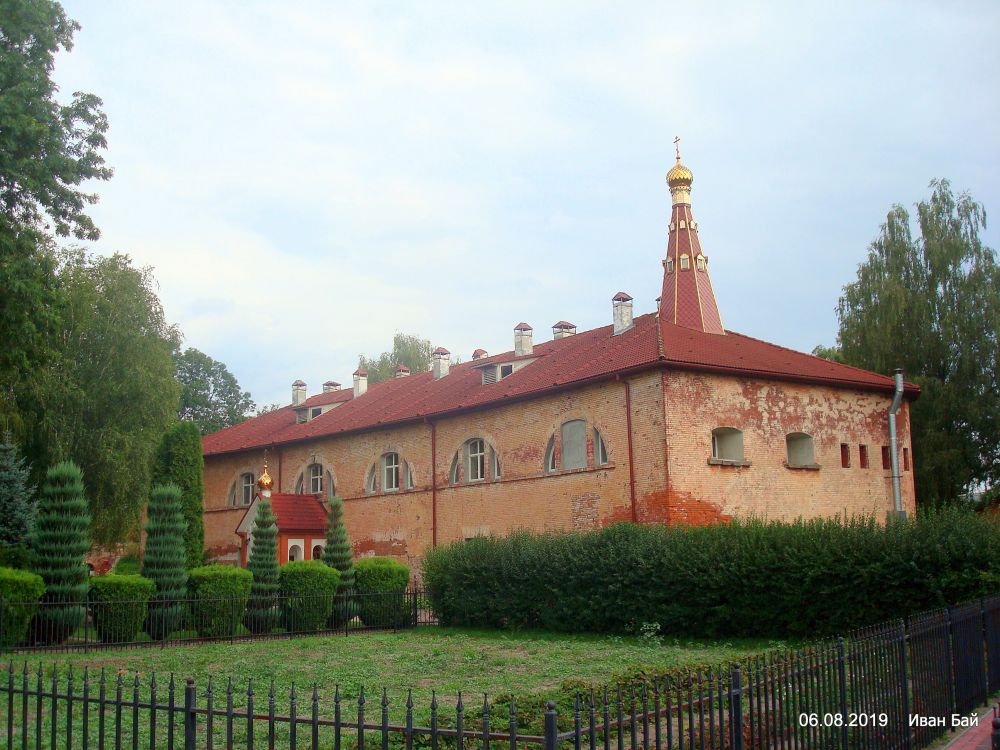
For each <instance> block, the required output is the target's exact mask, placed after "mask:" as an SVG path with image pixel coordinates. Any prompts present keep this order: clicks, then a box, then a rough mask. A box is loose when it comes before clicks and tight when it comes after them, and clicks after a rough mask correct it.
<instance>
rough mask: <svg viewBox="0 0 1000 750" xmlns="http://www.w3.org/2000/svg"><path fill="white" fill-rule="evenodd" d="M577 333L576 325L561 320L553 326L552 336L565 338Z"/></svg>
mask: <svg viewBox="0 0 1000 750" xmlns="http://www.w3.org/2000/svg"><path fill="white" fill-rule="evenodd" d="M575 335H576V326H575V325H573V324H572V323H567V322H566V321H565V320H560V321H559V322H558V323H556V324H555V325H554V326H552V338H553V340H555V339H564V338H566V337H567V336H575Z"/></svg>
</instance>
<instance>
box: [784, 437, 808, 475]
mask: <svg viewBox="0 0 1000 750" xmlns="http://www.w3.org/2000/svg"><path fill="white" fill-rule="evenodd" d="M785 447H786V448H787V450H788V465H789V466H791V467H793V468H802V467H809V468H813V467H815V466H816V447H815V443H814V441H813V438H812V435H809V434H806V433H805V432H790V433H788V434H787V435H786V436H785Z"/></svg>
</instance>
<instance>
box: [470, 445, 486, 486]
mask: <svg viewBox="0 0 1000 750" xmlns="http://www.w3.org/2000/svg"><path fill="white" fill-rule="evenodd" d="M465 476H466V478H467V479H468V481H470V482H479V481H482V480H483V479H486V444H485V443H484V442H483V441H482V440H480V439H479V438H476V439H474V440H469V441H468V442H467V443H466V444H465Z"/></svg>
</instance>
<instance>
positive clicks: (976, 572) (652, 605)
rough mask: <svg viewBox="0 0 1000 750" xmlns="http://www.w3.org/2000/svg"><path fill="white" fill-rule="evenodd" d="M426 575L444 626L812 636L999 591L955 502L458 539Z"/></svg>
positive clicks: (997, 549)
mask: <svg viewBox="0 0 1000 750" xmlns="http://www.w3.org/2000/svg"><path fill="white" fill-rule="evenodd" d="M423 571H424V582H425V585H426V586H427V588H428V590H429V592H430V595H431V601H432V606H433V607H434V610H435V612H436V613H437V615H438V617H439V618H440V619H441V622H442V624H446V625H465V626H476V627H494V628H545V629H549V630H556V631H577V632H613V633H635V632H638V631H639V630H640V629H641V628H642V627H643V625H645V624H652V625H656V626H659V629H660V630H661V632H663V633H666V634H675V635H690V636H697V637H720V636H721V637H726V636H745V637H759V636H765V637H814V636H821V635H833V634H837V633H844V632H846V631H848V630H851V629H852V628H856V627H860V626H863V625H869V624H872V623H876V622H879V621H883V620H887V619H890V618H895V617H899V616H902V615H906V614H910V613H914V612H919V611H922V610H927V609H931V608H935V607H941V606H944V605H947V604H950V603H956V602H961V601H964V600H967V599H971V598H975V597H978V596H982V595H986V594H994V593H997V591H998V590H1000V526H998V522H997V521H996V520H995V519H991V518H988V517H983V516H978V515H976V514H974V513H971V512H968V511H965V510H959V509H950V510H943V511H936V512H928V511H922V512H921V514H920V515H919V517H918V518H917V519H915V520H908V521H898V520H893V521H891V522H889V523H888V524H887V525H884V524H880V523H878V522H876V521H875V520H874V519H871V518H858V519H853V520H851V521H848V522H841V521H838V520H829V519H828V520H815V521H807V522H798V523H777V522H772V523H765V522H762V521H756V520H745V521H736V522H733V523H732V524H728V525H717V526H710V527H703V528H692V527H685V526H670V527H665V526H660V525H650V526H635V525H632V524H619V525H615V526H611V527H608V528H606V529H602V530H600V531H593V532H582V533H569V534H542V535H533V534H529V533H525V532H521V533H515V534H513V535H511V536H509V537H507V538H502V539H496V538H476V539H472V540H470V541H468V542H459V543H455V544H451V545H448V546H446V547H439V548H438V549H435V550H431V551H430V552H428V553H427V556H426V557H425V558H424V567H423Z"/></svg>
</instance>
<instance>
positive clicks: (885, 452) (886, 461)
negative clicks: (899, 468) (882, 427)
mask: <svg viewBox="0 0 1000 750" xmlns="http://www.w3.org/2000/svg"><path fill="white" fill-rule="evenodd" d="M882 468H883V469H886V470H888V469H891V468H892V459H891V458H889V446H888V445H883V446H882Z"/></svg>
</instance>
